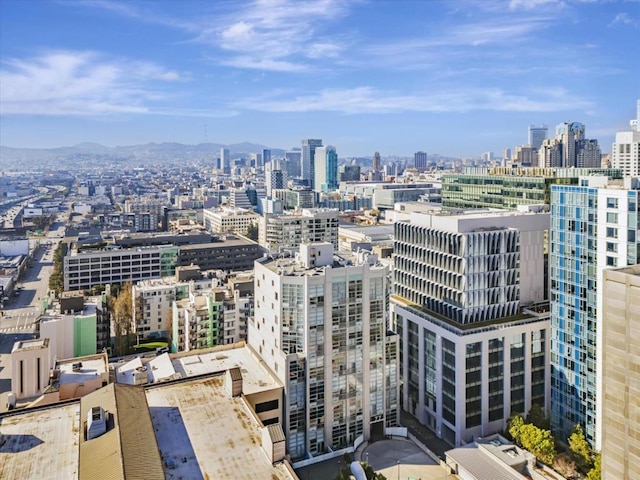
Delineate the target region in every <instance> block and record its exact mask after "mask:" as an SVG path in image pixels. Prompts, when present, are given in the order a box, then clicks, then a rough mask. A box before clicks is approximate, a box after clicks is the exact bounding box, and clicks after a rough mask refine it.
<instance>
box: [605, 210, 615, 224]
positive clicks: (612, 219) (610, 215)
mask: <svg viewBox="0 0 640 480" xmlns="http://www.w3.org/2000/svg"><path fill="white" fill-rule="evenodd" d="M607 223H615V224H617V223H618V214H617V213H613V212H607Z"/></svg>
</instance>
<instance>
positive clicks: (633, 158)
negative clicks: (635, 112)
mask: <svg viewBox="0 0 640 480" xmlns="http://www.w3.org/2000/svg"><path fill="white" fill-rule="evenodd" d="M638 105H640V101H639V102H638ZM639 110H640V107H639ZM611 168H619V169H620V170H622V173H623V175H624V176H627V177H638V176H640V128H638V120H637V119H636V120H631V121H630V122H629V131H624V132H618V133H616V141H615V143H614V144H613V146H612V147H611Z"/></svg>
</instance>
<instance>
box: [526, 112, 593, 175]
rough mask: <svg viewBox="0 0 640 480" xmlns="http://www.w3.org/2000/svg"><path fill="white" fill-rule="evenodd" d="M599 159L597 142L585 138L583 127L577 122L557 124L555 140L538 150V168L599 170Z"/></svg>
mask: <svg viewBox="0 0 640 480" xmlns="http://www.w3.org/2000/svg"><path fill="white" fill-rule="evenodd" d="M600 157H601V152H600V147H599V146H598V141H597V140H589V139H587V138H585V126H584V124H582V123H578V122H573V123H571V122H567V123H561V124H559V125H558V126H557V127H556V136H555V138H553V139H549V140H544V141H543V142H542V145H541V146H540V147H539V148H538V166H539V167H564V168H571V167H575V168H599V167H600V166H601V159H600Z"/></svg>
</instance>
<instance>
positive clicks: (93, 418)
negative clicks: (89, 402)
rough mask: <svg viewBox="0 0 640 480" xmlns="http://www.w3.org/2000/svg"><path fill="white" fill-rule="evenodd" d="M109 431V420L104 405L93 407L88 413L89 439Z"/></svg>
mask: <svg viewBox="0 0 640 480" xmlns="http://www.w3.org/2000/svg"><path fill="white" fill-rule="evenodd" d="M106 431H107V420H106V418H105V414H104V410H103V408H102V407H91V410H89V412H88V413H87V440H91V439H92V438H97V437H99V436H100V435H103V434H104V433H106Z"/></svg>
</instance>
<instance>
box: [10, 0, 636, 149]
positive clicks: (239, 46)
mask: <svg viewBox="0 0 640 480" xmlns="http://www.w3.org/2000/svg"><path fill="white" fill-rule="evenodd" d="M638 98H640V0H626V1H625V0H620V1H612V0H602V1H598V0H459V1H458V0H446V1H438V0H412V1H408V0H407V1H405V0H318V1H312V2H305V1H302V0H291V1H288V0H257V1H248V0H247V1H239V0H237V1H235V0H217V1H204V0H183V1H168V0H165V1H159V2H153V1H141V0H140V1H133V0H130V1H110V0H81V1H73V0H57V1H38V0H0V145H3V146H11V147H33V148H45V147H57V146H69V145H75V144H77V143H81V142H97V143H101V144H103V145H108V146H117V145H133V144H142V143H147V142H158V143H159V142H180V143H186V144H197V143H204V142H216V143H223V144H231V143H236V142H242V141H250V142H256V143H261V144H263V145H267V146H269V147H271V148H286V149H289V148H291V147H299V146H300V143H301V139H303V138H320V139H322V140H323V142H324V144H325V145H326V144H330V145H334V146H335V147H336V149H337V151H338V154H339V156H371V155H372V154H373V152H375V151H379V152H380V153H381V155H382V156H388V155H400V156H409V155H413V153H414V152H416V151H418V150H422V151H426V152H428V153H430V154H431V153H439V154H441V155H445V156H460V157H477V156H479V155H480V154H481V153H482V152H486V151H493V152H495V153H496V154H497V155H500V154H501V153H502V150H503V149H504V148H505V147H511V148H513V147H515V146H516V145H521V144H525V143H526V142H527V129H528V126H529V125H532V124H535V125H540V124H545V125H548V126H549V131H550V133H552V132H554V131H555V125H557V124H559V123H561V122H582V123H584V124H585V125H586V134H587V137H588V138H596V139H598V140H599V142H600V145H601V148H602V150H603V152H609V151H610V150H611V143H612V142H613V139H614V136H615V132H616V131H619V130H626V129H628V122H629V120H630V119H631V118H635V115H636V101H637V99H638Z"/></svg>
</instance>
